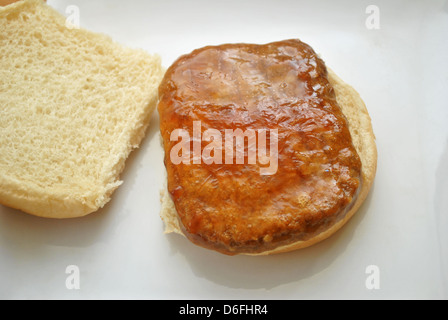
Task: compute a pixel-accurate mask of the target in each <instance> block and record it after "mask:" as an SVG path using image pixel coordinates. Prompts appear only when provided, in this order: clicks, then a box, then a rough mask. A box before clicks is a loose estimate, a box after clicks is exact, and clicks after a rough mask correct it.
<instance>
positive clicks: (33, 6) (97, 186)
mask: <svg viewBox="0 0 448 320" xmlns="http://www.w3.org/2000/svg"><path fill="white" fill-rule="evenodd" d="M0 30H1V32H0V155H1V156H0V203H2V204H4V205H6V206H10V207H13V208H16V209H20V210H22V211H25V212H27V213H30V214H33V215H37V216H42V217H52V218H70V217H79V216H83V215H86V214H89V213H91V212H94V211H96V210H98V209H99V208H101V207H103V206H104V205H105V204H106V203H107V202H108V201H109V200H110V198H111V195H112V193H113V191H114V190H115V189H116V188H117V187H118V186H119V185H120V184H121V183H122V181H120V179H119V176H120V173H121V172H122V170H123V168H124V165H125V160H126V158H127V157H128V155H129V154H130V152H131V151H132V150H133V149H134V148H137V147H138V146H139V144H140V143H141V140H142V139H143V137H144V135H145V131H146V129H147V126H148V123H149V118H150V116H151V114H152V113H153V111H154V108H155V106H156V102H157V101H156V100H157V86H158V84H159V82H160V80H161V78H162V76H163V72H164V71H163V69H162V67H161V63H160V58H159V57H158V56H156V55H150V54H148V53H146V52H145V51H143V50H137V49H130V48H126V47H123V46H121V45H119V44H117V43H115V42H114V41H112V40H111V39H110V38H109V37H107V36H105V35H100V34H96V33H93V32H90V31H87V30H83V29H76V28H70V27H67V26H66V18H65V17H64V16H63V15H61V14H59V13H58V12H57V11H56V10H54V9H52V8H51V7H49V6H48V5H47V4H45V3H44V2H43V1H41V0H24V1H20V2H17V3H14V4H11V5H8V6H6V7H0Z"/></svg>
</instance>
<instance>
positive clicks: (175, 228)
mask: <svg viewBox="0 0 448 320" xmlns="http://www.w3.org/2000/svg"><path fill="white" fill-rule="evenodd" d="M327 70H328V80H329V81H330V83H331V85H332V86H333V88H334V91H335V94H336V99H337V101H338V104H339V106H340V107H341V109H342V112H343V113H344V115H345V117H346V118H347V121H348V124H349V130H350V133H351V135H352V139H353V144H354V146H355V148H356V151H357V152H358V154H359V156H360V158H361V162H362V173H361V174H362V180H363V183H362V186H361V190H360V192H359V194H358V197H357V198H356V201H355V203H354V204H353V206H352V208H351V209H350V210H349V212H347V214H346V215H345V216H344V218H343V219H341V220H340V221H338V222H337V223H336V224H334V225H333V226H332V227H330V228H329V229H327V230H325V231H323V232H321V233H319V234H318V235H317V236H315V237H313V238H311V239H309V240H306V241H298V242H294V243H291V244H288V245H284V246H280V247H277V248H275V249H273V250H267V251H264V252H260V253H239V254H238V255H251V256H260V255H271V254H277V253H285V252H290V251H294V250H298V249H303V248H306V247H309V246H312V245H314V244H316V243H318V242H321V241H323V240H325V239H327V238H328V237H330V236H331V235H333V234H334V233H336V231H338V230H339V229H341V228H342V226H344V225H345V224H346V223H347V221H349V220H350V219H351V218H352V217H353V215H354V214H355V213H356V212H357V211H358V209H359V208H360V207H361V205H362V204H363V203H364V201H365V199H366V198H367V195H368V194H369V191H370V189H371V187H372V184H373V181H374V179H375V175H376V170H377V158H378V153H377V147H376V142H375V134H374V132H373V127H372V121H371V118H370V115H369V113H368V110H367V107H366V105H365V103H364V101H363V100H362V98H361V96H360V95H359V93H358V92H357V91H356V90H355V89H354V88H353V87H352V86H350V85H349V84H347V83H345V82H344V81H343V80H342V79H341V78H339V77H338V76H337V75H336V74H335V72H334V71H333V70H331V69H329V68H327ZM165 181H166V180H165ZM160 199H161V210H160V217H161V219H162V220H163V222H164V225H165V231H164V232H165V233H177V234H180V235H182V236H184V237H185V235H184V234H183V232H182V230H181V228H180V222H179V219H178V216H177V212H176V208H175V205H174V202H173V200H172V199H171V197H170V196H169V193H168V191H167V189H166V187H165V188H164V189H163V190H161V198H160Z"/></svg>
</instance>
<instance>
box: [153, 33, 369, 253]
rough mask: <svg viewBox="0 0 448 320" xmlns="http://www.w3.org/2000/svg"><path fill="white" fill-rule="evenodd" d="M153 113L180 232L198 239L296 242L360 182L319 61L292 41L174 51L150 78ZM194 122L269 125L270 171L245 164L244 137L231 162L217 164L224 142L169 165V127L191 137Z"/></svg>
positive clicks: (341, 207) (338, 209)
mask: <svg viewBox="0 0 448 320" xmlns="http://www.w3.org/2000/svg"><path fill="white" fill-rule="evenodd" d="M158 111H159V115H160V128H161V133H162V138H163V142H164V148H165V166H166V168H167V174H168V191H169V192H170V195H171V197H172V199H173V201H174V204H175V207H176V211H177V213H178V215H179V218H180V221H181V226H182V229H183V232H184V233H185V235H186V236H187V237H188V238H189V239H190V240H191V241H193V242H195V243H196V244H199V245H201V246H204V247H208V248H210V249H215V250H218V251H220V252H223V253H227V254H236V253H242V252H254V253H255V252H262V251H265V250H269V249H273V248H276V247H278V246H281V245H285V244H288V243H291V242H295V241H298V240H306V239H308V238H310V237H312V236H314V235H315V234H317V233H319V232H321V231H323V230H325V229H327V228H329V227H331V226H332V225H333V224H334V223H335V222H336V221H338V220H339V219H340V218H342V217H343V216H344V214H345V213H346V212H347V210H348V209H349V208H350V205H351V203H353V202H354V199H355V198H356V196H357V193H358V190H359V188H360V186H361V183H362V182H361V161H360V159H359V156H358V154H357V152H356V150H355V149H354V147H353V144H352V140H351V136H350V133H349V130H348V127H347V121H346V119H345V117H344V115H343V114H342V112H341V110H340V108H339V106H338V104H337V102H336V98H335V94H334V91H333V88H332V87H331V85H330V84H329V82H328V79H327V71H326V68H325V64H324V62H323V61H322V60H321V59H320V58H319V57H318V56H317V55H316V54H315V52H314V51H313V50H312V48H311V47H309V46H308V45H307V44H305V43H303V42H300V41H299V40H286V41H280V42H274V43H270V44H266V45H253V44H226V45H221V46H209V47H204V48H201V49H198V50H195V51H193V52H192V53H191V54H188V55H184V56H182V57H180V58H179V59H178V60H177V61H175V62H174V64H173V65H172V66H171V67H170V68H169V69H168V70H167V72H166V74H165V77H164V79H163V81H162V83H161V84H160V87H159V105H158ZM195 121H198V122H199V121H200V124H201V127H200V129H201V130H202V133H204V132H205V131H206V130H208V129H214V130H217V131H218V132H220V133H221V136H222V137H223V138H224V137H225V134H226V130H236V129H240V130H242V131H243V132H249V131H250V130H252V131H254V132H260V130H266V132H274V130H276V132H277V133H278V164H277V170H276V171H275V172H274V173H272V174H261V173H260V172H261V170H260V169H261V168H263V167H266V165H265V164H262V163H260V159H258V160H257V162H256V163H253V162H252V163H249V162H250V161H249V156H248V154H249V152H248V151H249V150H248V145H249V144H248V140H246V141H245V142H246V143H245V149H244V151H245V156H244V161H243V163H240V164H237V159H236V156H237V152H234V155H233V156H234V159H233V160H234V161H233V162H232V163H225V161H224V159H226V154H225V153H226V149H225V148H224V146H223V148H222V153H223V154H222V157H221V158H222V159H223V161H222V163H206V161H200V163H197V161H193V160H192V159H191V161H189V163H187V162H186V163H179V164H175V163H173V161H172V158H170V155H171V150H172V149H173V147H175V146H176V145H177V144H178V141H171V139H170V137H171V133H172V132H173V131H174V130H176V129H183V130H185V131H186V132H188V133H189V136H190V137H194V132H193V127H194V125H193V124H194V122H195ZM198 122H196V123H198ZM266 136H267V142H266V143H267V146H268V150H267V151H268V153H269V143H270V138H271V136H270V135H269V134H267V135H266ZM258 138H259V136H258ZM258 138H257V139H258ZM209 143H210V142H209V141H207V142H203V143H202V144H201V149H200V150H201V153H200V154H202V155H204V148H206V147H207V145H208V144H209ZM223 144H224V139H223ZM190 147H191V150H192V149H193V143H190ZM191 156H193V153H191ZM196 160H197V159H196ZM202 160H204V158H202Z"/></svg>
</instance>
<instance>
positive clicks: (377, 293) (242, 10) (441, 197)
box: [0, 0, 448, 299]
mask: <svg viewBox="0 0 448 320" xmlns="http://www.w3.org/2000/svg"><path fill="white" fill-rule="evenodd" d="M48 3H49V4H50V5H52V6H54V7H55V8H56V9H57V10H58V11H60V12H61V13H63V14H66V9H67V7H68V6H69V5H76V6H77V7H78V8H79V10H80V11H79V12H80V25H81V27H82V28H86V29H89V30H92V31H97V32H102V33H106V34H108V35H110V36H111V37H112V38H113V39H114V40H116V41H118V42H121V43H123V44H125V45H128V46H131V47H136V48H143V49H145V50H147V51H148V52H151V53H158V54H160V56H161V57H162V61H163V65H164V66H165V67H168V66H169V65H170V64H171V63H172V62H173V61H174V60H175V59H176V58H177V57H178V56H180V55H181V54H184V53H188V52H190V51H191V50H193V49H195V48H198V47H201V46H204V45H209V44H221V43H225V42H252V43H265V42H270V41H276V40H283V39H288V38H300V39H301V40H302V41H304V42H306V43H308V44H310V45H311V46H312V47H313V48H314V49H315V51H316V52H318V53H319V54H321V56H322V58H323V59H324V60H325V61H326V63H327V65H328V66H329V67H331V68H332V69H333V70H334V71H335V72H336V73H337V74H338V75H339V76H340V77H341V78H342V79H344V80H345V81H346V82H348V83H350V84H351V85H353V86H354V87H355V89H356V90H357V91H358V92H359V93H360V94H361V96H362V98H363V99H364V101H365V102H366V105H367V107H368V110H369V112H370V115H371V117H372V122H373V126H374V131H375V134H376V137H377V145H378V153H379V158H378V172H377V176H376V180H375V183H374V186H373V188H372V191H371V193H370V195H369V197H368V198H367V200H366V202H365V203H364V205H363V207H362V208H361V210H360V211H359V212H358V213H357V214H356V215H355V216H354V217H353V219H352V220H351V221H349V223H348V224H347V225H346V226H345V227H344V228H343V229H342V230H340V231H339V232H338V233H337V234H335V235H334V236H332V237H331V238H330V239H328V240H326V241H324V242H322V243H320V244H317V245H315V246H313V247H310V248H307V249H303V250H300V251H296V252H291V253H287V254H281V255H274V256H268V257H246V256H234V257H229V256H225V255H221V254H219V253H215V252H212V251H208V250H205V249H202V248H199V247H196V246H194V245H193V244H191V243H190V242H188V241H187V240H185V239H184V238H182V237H180V236H178V235H165V234H164V233H163V223H162V221H161V219H160V217H159V209H160V202H159V190H160V189H161V188H163V183H164V167H163V150H162V148H161V146H160V143H159V135H158V117H157V114H154V117H153V118H152V120H151V124H150V128H149V130H148V133H147V136H146V138H145V140H144V141H143V143H142V145H141V148H140V149H138V150H137V151H136V152H134V153H133V154H132V155H131V157H130V158H129V160H128V162H127V166H126V169H125V171H124V173H123V175H122V179H123V180H124V184H123V185H122V186H121V187H120V188H119V189H118V190H117V191H116V193H115V194H114V196H113V199H112V201H111V202H110V203H109V204H108V205H107V206H106V207H105V208H104V209H102V210H100V211H98V212H96V213H94V214H91V215H89V216H86V217H83V218H80V219H73V220H48V219H42V218H38V217H33V216H30V215H27V214H25V213H22V212H19V211H16V210H13V209H9V208H6V207H1V206H0V298H3V299H81V298H82V299H109V298H110V299H134V298H136V299H179V298H180V299H184V298H185V299H202V298H206V299H447V298H448V217H447V215H448V200H447V196H448V180H447V179H448V167H447V163H448V125H447V124H446V123H447V121H448V104H447V101H448V93H447V92H448V90H447V89H448V59H447V57H448V41H447V40H448V39H447V34H448V3H447V1H378V0H373V1H371V0H369V1H285V0H283V1H278V0H277V1H261V0H257V1H211V0H208V1H165V0H164V1H136V0H135V1H112V0H107V1H100V0H95V1H91V0H89V1H87V0H83V1H81V0H70V1H65V0H58V1H56V0H53V1H52V0H49V1H48ZM370 4H374V5H376V6H377V7H378V8H379V9H380V29H378V30H369V29H368V28H366V24H365V22H366V19H367V18H368V16H369V14H367V13H366V8H367V6H368V5H370ZM68 265H76V266H78V267H79V270H80V289H78V290H69V289H67V288H66V285H65V282H66V278H67V276H68V275H67V274H66V273H65V270H66V267H67V266H68ZM369 265H376V266H378V268H379V270H380V288H379V289H377V290H369V289H367V288H366V285H365V281H366V278H367V276H368V275H367V274H366V267H367V266H369Z"/></svg>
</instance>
